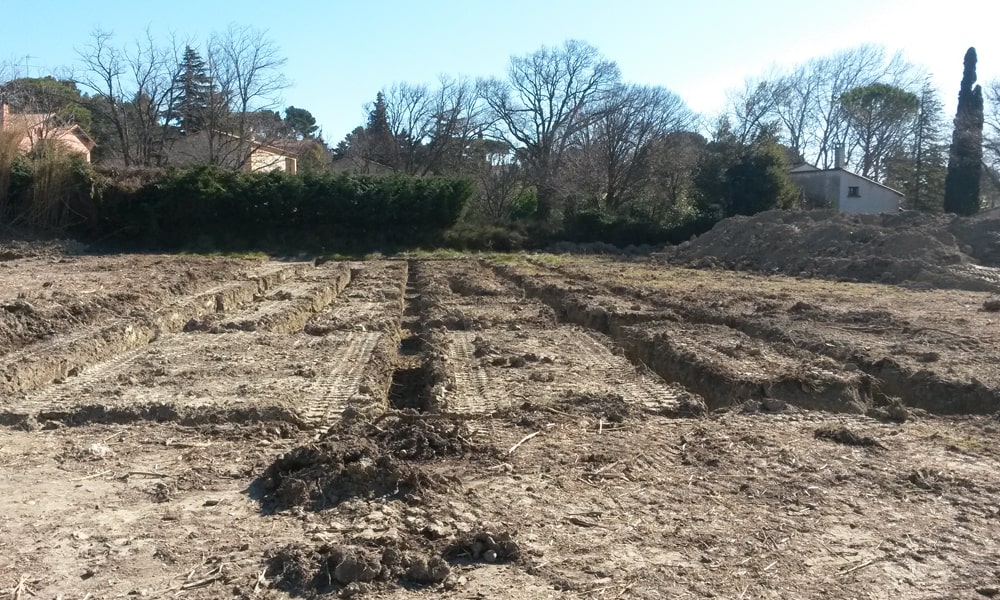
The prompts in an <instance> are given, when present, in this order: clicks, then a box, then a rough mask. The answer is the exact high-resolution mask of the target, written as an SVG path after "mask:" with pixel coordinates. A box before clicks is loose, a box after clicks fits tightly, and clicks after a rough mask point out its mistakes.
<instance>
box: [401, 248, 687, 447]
mask: <svg viewBox="0 0 1000 600" xmlns="http://www.w3.org/2000/svg"><path fill="white" fill-rule="evenodd" d="M421 271H422V272H423V276H422V277H421V280H420V283H421V294H422V295H423V296H424V297H423V299H422V303H421V304H422V307H421V316H422V318H423V321H424V327H425V328H429V329H431V330H432V331H434V332H435V333H434V334H433V335H434V338H435V340H434V343H433V344H432V347H436V348H437V352H438V354H439V355H440V356H439V357H438V358H437V362H438V364H439V365H440V366H439V367H438V368H439V370H442V371H444V372H445V378H446V379H447V380H448V384H447V385H445V386H443V392H442V393H441V394H440V403H441V408H440V410H446V411H447V412H448V413H449V414H453V415H459V416H466V417H469V418H470V426H471V427H472V428H473V429H475V430H484V429H486V428H488V427H491V426H492V425H493V424H492V423H490V419H491V418H492V417H493V416H494V414H497V413H502V414H514V413H517V412H518V409H519V407H521V406H522V405H527V406H535V407H553V406H557V405H559V406H562V407H563V408H564V409H565V408H566V407H567V406H568V407H569V408H568V409H569V410H575V408H574V407H573V404H574V402H576V399H582V400H581V402H583V403H584V404H586V403H587V402H590V401H591V400H593V399H598V400H595V401H600V399H602V398H605V397H611V398H612V400H611V402H612V403H613V402H616V401H617V402H619V403H621V402H624V404H625V405H626V406H627V407H631V408H633V409H635V410H637V411H641V412H645V413H651V414H664V415H677V414H680V413H683V412H684V411H683V410H682V408H683V407H690V406H693V405H697V404H698V403H700V402H701V400H700V399H699V398H697V397H696V396H695V395H694V394H691V393H690V392H689V391H688V390H686V389H684V388H683V387H682V386H679V385H676V384H670V383H668V382H665V381H662V380H661V379H660V378H659V377H657V376H655V375H652V374H649V375H646V374H644V373H643V372H642V369H637V368H636V366H635V365H633V364H632V363H630V362H629V361H628V360H627V359H626V358H624V357H622V356H620V355H617V354H615V353H614V352H612V350H611V348H610V347H609V346H608V345H607V344H606V343H604V342H603V341H602V340H600V339H598V337H603V335H602V334H600V333H596V332H591V331H587V330H586V329H583V328H580V327H578V326H576V325H557V324H556V323H554V321H553V320H549V319H546V318H542V319H539V318H538V315H541V314H544V312H545V311H539V310H537V309H535V308H533V306H535V305H538V306H544V305H543V304H542V303H540V302H538V301H536V300H525V299H524V298H523V297H521V296H522V292H521V290H520V289H519V288H517V287H516V286H513V285H511V284H510V283H506V282H504V281H503V280H502V279H499V278H498V279H497V281H491V279H493V278H494V277H496V276H495V275H494V274H493V273H492V272H491V271H489V270H485V269H483V268H482V267H481V266H479V265H478V264H477V263H472V262H468V261H450V262H449V261H438V262H426V263H422V265H421ZM514 303H517V304H518V305H519V306H521V307H522V308H523V310H522V311H521V312H519V313H514V314H511V313H510V311H509V307H510V306H512V305H513V304H514ZM469 306H477V307H479V308H480V309H481V310H483V311H484V312H485V311H487V310H493V311H494V312H495V313H496V315H497V317H496V318H493V319H490V321H488V322H486V323H483V322H478V321H477V322H475V323H474V325H475V327H474V329H473V330H471V331H468V330H463V326H465V325H467V324H468V323H467V321H464V320H462V319H456V318H455V317H454V315H455V313H456V312H459V311H463V310H465V309H467V307H469ZM547 310H550V309H547ZM505 311H506V312H507V314H503V313H504V312H505ZM519 315H520V316H522V318H520V319H519V318H518V316H519ZM609 395H610V396H609ZM614 398H618V399H617V400H614ZM588 410H589V409H588Z"/></svg>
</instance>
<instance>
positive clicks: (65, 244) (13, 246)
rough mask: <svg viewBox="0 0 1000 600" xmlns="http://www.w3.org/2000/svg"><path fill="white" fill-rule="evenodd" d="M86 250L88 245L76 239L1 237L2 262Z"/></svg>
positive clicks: (80, 252)
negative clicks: (27, 239) (29, 239)
mask: <svg viewBox="0 0 1000 600" xmlns="http://www.w3.org/2000/svg"><path fill="white" fill-rule="evenodd" d="M86 251H87V246H86V245H84V244H81V243H79V242H77V241H75V240H35V241H26V240H18V239H4V238H2V237H0V262H2V261H5V260H17V259H19V258H46V257H48V258H52V257H58V256H63V255H66V254H83V253H85V252H86Z"/></svg>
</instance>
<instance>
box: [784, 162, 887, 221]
mask: <svg viewBox="0 0 1000 600" xmlns="http://www.w3.org/2000/svg"><path fill="white" fill-rule="evenodd" d="M789 176H790V177H791V180H792V182H793V183H795V185H797V186H798V187H799V189H800V190H802V198H803V205H804V208H829V209H836V210H837V211H838V212H844V213H851V214H876V213H884V212H897V211H898V210H899V206H900V203H901V202H902V200H903V198H902V196H901V195H900V194H898V193H897V192H894V191H893V190H891V189H889V188H887V187H884V186H881V185H878V184H877V183H875V182H873V181H870V180H868V179H865V178H864V177H861V176H859V175H855V174H854V173H851V172H850V171H844V170H841V169H828V170H817V171H797V172H792V173H790V174H789ZM851 187H857V188H858V196H857V197H852V196H850V188H851Z"/></svg>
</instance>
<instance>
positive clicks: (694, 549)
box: [0, 247, 1000, 599]
mask: <svg viewBox="0 0 1000 600" xmlns="http://www.w3.org/2000/svg"><path fill="white" fill-rule="evenodd" d="M27 250H30V248H27V247H24V248H20V249H19V251H18V252H11V253H9V254H10V255H9V256H7V255H4V257H3V258H0V495H2V498H3V500H2V507H3V510H2V511H0V598H13V599H27V598H31V597H37V598H66V599H70V598H78V599H82V598H89V599H96V598H121V597H130V598H131V597H147V598H165V597H179V598H295V597H320V596H329V597H337V596H341V597H353V596H362V597H367V598H410V597H425V596H426V597H430V596H444V597H455V598H494V597H500V598H665V597H679V598H702V597H718V598H844V599H846V598H862V597H863V598H987V597H995V596H1000V542H998V541H997V540H1000V504H998V500H997V498H998V497H1000V482H998V479H997V473H998V472H1000V450H998V443H997V442H998V439H1000V420H998V418H997V414H998V411H1000V374H998V370H997V369H996V367H995V365H996V364H998V363H1000V330H998V319H1000V312H997V309H1000V303H998V304H997V305H994V304H991V302H994V301H995V299H996V297H995V296H994V295H991V292H989V291H960V290H955V289H923V290H921V289H912V288H907V287H899V286H892V285H883V284H865V283H852V282H835V281H829V280H822V279H812V278H810V279H803V278H793V277H787V276H767V275H760V274H748V273H741V272H731V271H718V270H693V269H684V268H677V267H668V266H664V265H663V264H658V263H657V262H655V261H627V262H626V261H618V260H612V259H607V258H567V257H554V256H545V255H540V256H535V257H527V256H520V257H502V256H499V257H492V258H488V259H466V260H408V261H407V260H380V261H365V262H327V263H323V264H320V265H315V264H312V263H295V262H271V261H263V260H257V261H248V260H237V259H223V258H195V257H168V256H103V257H95V256H70V255H66V254H64V253H61V252H59V251H58V249H56V250H52V251H46V252H36V253H32V252H29V251H27Z"/></svg>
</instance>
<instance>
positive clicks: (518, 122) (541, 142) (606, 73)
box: [481, 40, 620, 218]
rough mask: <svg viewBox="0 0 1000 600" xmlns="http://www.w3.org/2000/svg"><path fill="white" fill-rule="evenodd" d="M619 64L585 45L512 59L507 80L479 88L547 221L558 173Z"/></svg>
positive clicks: (576, 43)
mask: <svg viewBox="0 0 1000 600" xmlns="http://www.w3.org/2000/svg"><path fill="white" fill-rule="evenodd" d="M619 78H620V73H619V70H618V66H617V65H616V64H615V63H614V62H611V61H608V60H605V59H604V58H603V57H602V56H601V55H600V53H599V52H598V50H597V49H596V48H595V47H593V46H591V45H589V44H586V43H584V42H580V41H575V40H570V41H567V42H566V43H565V44H563V45H562V46H561V47H559V48H547V47H545V48H542V49H540V50H537V51H536V52H534V53H532V54H529V55H528V56H521V57H513V58H511V61H510V67H509V69H508V79H507V80H506V81H503V80H500V79H490V80H487V81H483V82H482V84H481V94H482V97H483V99H484V101H485V102H486V104H487V106H488V107H489V109H490V112H491V113H492V122H493V123H494V128H493V133H494V135H496V136H498V137H499V138H500V139H505V140H507V141H509V142H510V143H511V145H512V146H514V147H515V148H517V149H518V151H519V154H520V156H521V160H522V164H523V167H524V168H525V169H526V171H527V173H528V177H529V179H530V180H531V181H532V183H534V185H535V186H536V187H537V188H538V215H539V216H540V217H542V218H547V217H548V216H549V215H550V214H551V212H552V210H553V208H554V206H555V202H556V200H557V197H558V195H559V192H560V189H559V179H558V175H559V171H560V168H561V167H562V161H563V157H564V156H565V153H566V150H567V148H568V147H569V146H570V143H571V142H572V140H573V139H574V138H575V137H576V135H577V133H579V132H580V131H581V130H582V129H583V128H585V127H587V126H588V125H589V124H590V123H592V122H593V121H594V120H595V119H597V118H599V117H600V110H599V107H600V106H601V105H602V100H603V99H604V96H605V95H606V94H607V93H608V92H609V91H610V90H611V88H612V87H613V86H614V85H615V84H617V83H618V81H619Z"/></svg>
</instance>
